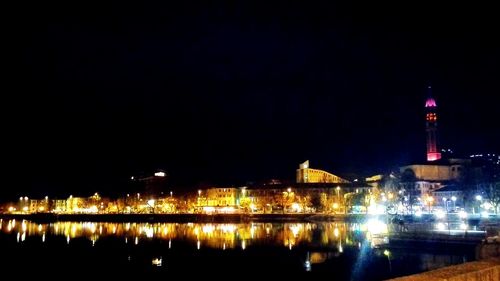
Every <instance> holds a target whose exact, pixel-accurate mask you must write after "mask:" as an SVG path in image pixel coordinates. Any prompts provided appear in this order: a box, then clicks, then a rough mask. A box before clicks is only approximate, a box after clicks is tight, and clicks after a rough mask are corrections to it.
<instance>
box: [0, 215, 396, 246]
mask: <svg viewBox="0 0 500 281" xmlns="http://www.w3.org/2000/svg"><path fill="white" fill-rule="evenodd" d="M4 224H5V225H6V227H4ZM0 230H1V231H3V232H5V233H16V234H17V241H18V242H22V241H24V240H25V239H26V236H40V237H41V239H42V242H45V240H46V239H47V236H48V237H50V236H64V237H65V238H66V242H67V243H70V241H71V239H73V238H78V237H84V238H87V239H89V240H90V241H92V245H94V244H95V243H96V242H97V241H98V240H99V239H100V238H102V237H106V236H117V237H124V238H125V239H124V241H125V243H128V241H129V239H132V240H133V241H134V244H135V245H138V244H139V242H140V240H141V239H164V240H168V247H169V248H171V247H172V240H179V239H183V240H188V241H193V242H194V243H195V245H196V248H197V249H201V248H203V247H208V248H215V249H222V250H225V249H235V248H240V249H243V250H244V249H246V248H247V247H249V246H251V245H260V244H273V245H282V246H284V247H286V248H289V249H292V248H293V247H295V246H298V245H303V246H308V247H320V248H321V247H328V248H335V249H337V250H338V252H340V253H341V252H342V251H343V245H358V244H359V243H360V242H362V241H365V240H368V241H371V242H372V243H371V245H372V246H373V247H376V246H377V245H378V244H379V242H380V241H379V240H377V239H379V238H380V237H383V236H380V235H381V234H382V235H383V234H386V233H387V226H386V225H385V224H384V223H382V222H380V221H369V222H368V223H367V224H357V223H350V224H349V223H337V222H327V223H255V222H254V223H240V224H215V223H196V224H194V223H130V222H126V223H106V222H54V223H50V224H37V223H34V222H30V221H26V220H23V221H22V222H21V223H20V224H19V223H17V224H16V221H15V220H9V221H2V222H1V224H0ZM377 241H378V242H377ZM382 241H383V240H382ZM375 242H377V243H375Z"/></svg>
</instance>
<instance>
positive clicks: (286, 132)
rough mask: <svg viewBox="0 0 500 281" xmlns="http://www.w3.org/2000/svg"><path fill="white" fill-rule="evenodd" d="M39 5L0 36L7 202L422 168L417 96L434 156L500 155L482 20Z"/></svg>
mask: <svg viewBox="0 0 500 281" xmlns="http://www.w3.org/2000/svg"><path fill="white" fill-rule="evenodd" d="M181 2H183V1H181ZM208 2H211V1H208ZM231 2H233V1H231ZM236 2H238V1H236ZM417 4H418V3H417ZM46 5H47V4H46V3H43V6H30V7H29V8H28V7H20V8H17V9H15V10H13V11H12V13H11V15H12V17H11V18H9V20H10V21H9V24H8V25H7V26H6V30H5V32H4V35H3V37H4V39H5V40H2V41H3V45H4V47H6V50H5V52H4V54H6V59H5V61H6V62H7V64H6V65H7V66H8V70H9V71H8V74H7V75H6V76H4V78H7V79H6V80H8V81H7V82H8V83H7V84H6V85H9V87H8V89H6V90H5V92H4V98H3V103H2V104H3V105H4V110H3V111H2V123H3V126H2V127H3V134H2V135H3V140H4V145H3V147H4V149H3V150H4V153H3V156H2V160H3V162H4V165H3V166H4V167H5V168H3V169H2V174H3V175H2V177H3V178H4V179H5V180H4V184H3V187H2V191H1V194H2V195H4V196H5V197H12V196H19V194H21V193H33V194H40V193H46V192H52V193H58V194H61V193H62V194H65V193H68V194H69V193H76V192H86V191H89V192H93V191H94V190H99V191H101V192H104V193H106V192H112V191H117V190H121V189H122V188H123V185H124V183H125V182H126V181H127V179H128V177H129V176H130V175H133V174H135V173H138V172H140V171H149V170H151V169H155V168H162V169H165V170H166V171H167V172H168V173H169V174H170V175H171V181H172V183H173V184H175V185H178V186H190V185H197V184H200V183H207V184H210V183H213V184H243V183H245V182H246V181H253V180H261V179H269V178H281V179H293V177H294V171H295V169H296V167H297V165H298V164H299V163H300V162H302V161H304V160H306V159H309V160H310V161H311V165H312V166H313V167H318V168H322V169H326V170H328V171H332V172H334V173H338V174H345V173H351V172H356V173H362V174H370V173H375V172H380V171H384V170H386V169H389V168H391V167H395V166H397V165H400V164H404V163H408V162H411V161H419V160H422V159H423V157H424V152H425V134H424V126H425V124H424V117H423V115H424V111H423V110H424V108H423V105H424V103H425V98H426V87H427V85H428V84H432V87H433V92H434V96H435V98H436V100H437V103H438V106H439V129H440V131H439V133H440V138H441V143H442V144H443V146H445V147H451V148H454V149H455V151H458V152H462V153H464V154H467V153H472V152H483V151H494V152H499V151H500V145H499V144H500V134H499V131H500V130H499V129H500V128H499V127H500V126H499V122H498V121H499V119H500V118H498V109H497V108H498V102H497V101H496V100H497V96H498V93H499V83H498V82H499V77H500V71H499V63H500V46H499V43H498V30H497V27H498V26H500V24H499V22H498V17H497V16H496V15H495V14H494V13H493V11H494V9H492V8H491V7H471V6H447V7H435V6H426V5H424V4H422V3H421V4H420V5H415V6H408V7H398V6H390V7H385V6H370V7H368V6H364V7H362V8H354V7H344V6H338V5H333V4H331V2H330V1H328V2H324V3H314V4H313V3H309V4H304V3H300V4H299V2H294V1H280V2H274V3H273V4H271V5H270V4H266V5H263V4H262V5H261V4H255V3H253V4H242V3H239V4H235V3H214V2H211V3H191V2H190V3H187V2H185V3H184V4H182V5H177V4H176V5H175V6H174V5H171V4H169V5H167V4H165V5H164V6H153V5H142V6H137V3H136V5H134V6H123V4H122V3H120V2H118V3H114V4H109V5H107V6H104V5H103V6H99V7H86V6H76V5H75V6H72V7H69V6H65V7H61V6H46Z"/></svg>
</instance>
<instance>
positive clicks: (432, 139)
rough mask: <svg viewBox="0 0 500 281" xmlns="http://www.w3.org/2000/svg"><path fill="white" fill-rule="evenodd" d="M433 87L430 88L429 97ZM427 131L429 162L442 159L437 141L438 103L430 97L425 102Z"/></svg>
mask: <svg viewBox="0 0 500 281" xmlns="http://www.w3.org/2000/svg"><path fill="white" fill-rule="evenodd" d="M430 91H431V86H429V95H430ZM425 109H426V113H425V130H426V132H427V161H435V160H439V159H441V153H440V152H439V150H438V141H437V113H436V109H437V105H436V101H435V100H434V99H433V98H432V97H429V98H428V99H427V100H426V101H425Z"/></svg>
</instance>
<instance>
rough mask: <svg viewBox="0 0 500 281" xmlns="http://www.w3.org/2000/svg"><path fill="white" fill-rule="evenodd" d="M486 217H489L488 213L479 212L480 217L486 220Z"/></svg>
mask: <svg viewBox="0 0 500 281" xmlns="http://www.w3.org/2000/svg"><path fill="white" fill-rule="evenodd" d="M488 216H489V215H488V212H486V211H483V212H481V217H483V218H487V217H488Z"/></svg>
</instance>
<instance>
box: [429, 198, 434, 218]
mask: <svg viewBox="0 0 500 281" xmlns="http://www.w3.org/2000/svg"><path fill="white" fill-rule="evenodd" d="M432 201H434V198H432V197H431V196H429V197H427V202H429V214H430V213H431V204H432Z"/></svg>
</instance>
